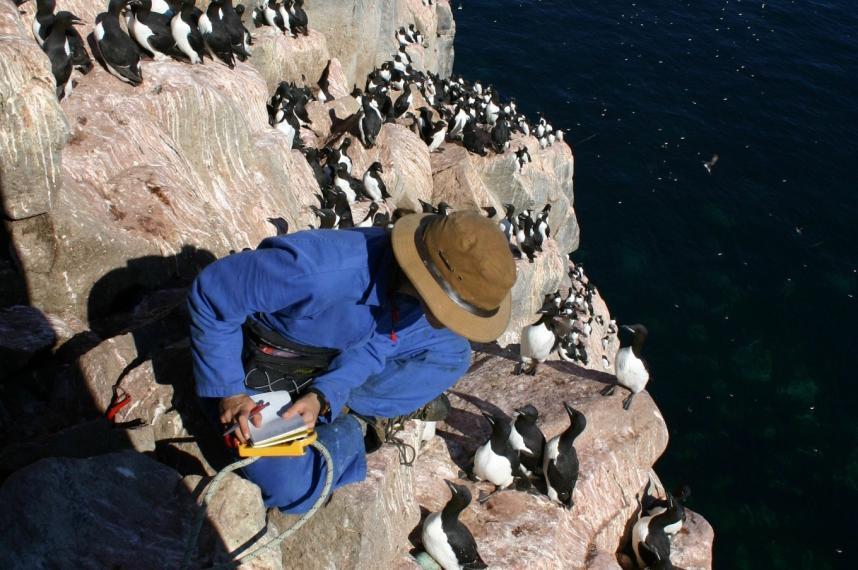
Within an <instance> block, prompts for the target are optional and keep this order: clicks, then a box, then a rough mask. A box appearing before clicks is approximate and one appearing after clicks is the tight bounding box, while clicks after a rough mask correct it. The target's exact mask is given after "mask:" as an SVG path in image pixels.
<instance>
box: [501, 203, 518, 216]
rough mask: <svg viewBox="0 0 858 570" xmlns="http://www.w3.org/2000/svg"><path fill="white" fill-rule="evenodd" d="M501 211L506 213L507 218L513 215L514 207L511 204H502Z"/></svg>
mask: <svg viewBox="0 0 858 570" xmlns="http://www.w3.org/2000/svg"><path fill="white" fill-rule="evenodd" d="M503 209H504V210H505V211H506V215H507V216H512V215H513V214H514V213H515V206H513V205H512V204H504V205H503Z"/></svg>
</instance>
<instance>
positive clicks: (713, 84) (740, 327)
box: [451, 0, 858, 569]
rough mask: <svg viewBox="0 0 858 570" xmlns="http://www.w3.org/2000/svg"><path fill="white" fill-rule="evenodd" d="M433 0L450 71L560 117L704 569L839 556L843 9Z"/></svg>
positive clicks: (848, 431)
mask: <svg viewBox="0 0 858 570" xmlns="http://www.w3.org/2000/svg"><path fill="white" fill-rule="evenodd" d="M451 1H452V4H453V7H454V15H455V16H456V22H457V27H458V29H457V36H456V64H455V73H461V74H463V75H464V76H465V77H467V78H468V79H470V80H473V79H475V78H480V79H482V80H483V82H484V83H493V84H494V86H495V87H496V88H497V89H498V90H499V91H500V93H501V94H502V95H504V96H506V97H510V96H512V97H515V98H516V99H517V101H518V103H519V108H520V109H522V110H524V111H525V112H526V113H528V114H533V115H535V112H536V111H539V110H541V111H544V112H545V113H546V115H547V116H548V118H549V119H550V120H551V122H552V123H553V124H554V125H555V126H557V127H560V128H564V129H567V132H568V135H567V140H568V141H569V142H571V143H572V144H573V145H574V149H575V154H576V183H575V193H576V200H575V203H576V210H577V214H578V219H579V222H580V224H581V228H582V244H581V249H580V250H579V252H578V254H577V258H578V259H579V260H581V261H583V262H584V264H585V266H586V268H587V272H588V274H589V275H590V277H591V278H592V279H593V280H594V281H595V282H596V284H597V285H598V286H599V288H600V290H601V292H602V293H603V295H604V296H605V297H606V299H607V301H608V303H609V305H610V306H611V309H612V311H613V313H614V315H615V316H616V317H617V318H618V319H619V320H620V321H621V322H643V323H645V324H646V325H647V326H648V327H649V329H650V339H649V342H648V346H647V357H648V360H649V361H650V364H651V368H652V369H653V372H654V379H653V381H652V382H651V384H650V392H651V393H652V394H653V396H654V397H655V399H656V401H657V402H658V404H659V406H660V407H661V409H662V411H663V412H664V416H665V418H666V420H667V424H668V426H669V428H670V437H671V442H670V445H669V447H668V451H667V453H666V454H665V456H664V457H663V458H662V459H661V460H660V462H659V463H658V465H657V466H656V468H657V470H658V472H659V473H660V474H661V476H662V478H663V479H664V480H665V482H666V483H667V485H668V486H669V487H674V486H676V485H677V484H679V483H682V482H686V483H688V484H689V485H690V486H691V487H692V490H693V493H694V495H693V497H692V499H691V501H690V503H689V504H690V505H691V507H692V508H694V509H695V510H698V511H700V512H701V513H703V514H704V515H705V516H706V517H707V519H708V520H710V521H711V522H712V524H713V526H714V527H715V530H716V543H715V562H716V567H717V568H743V569H744V568H755V569H761V568H789V569H797V568H807V569H824V568H858V514H856V512H858V511H856V509H858V421H857V420H856V406H858V387H856V383H858V378H856V366H855V365H854V364H853V362H854V360H853V359H854V358H855V351H856V350H858V342H856V340H858V245H856V244H858V176H856V175H855V168H856V166H858V136H856V133H855V130H856V128H858V37H856V34H858V10H856V7H858V6H856V4H855V3H854V2H848V1H846V0H832V1H827V2H824V1H797V0H793V1H782V2H763V1H760V0H757V1H755V2H749V1H744V2H743V1H739V0H732V1H727V0H697V1H695V2H688V1H685V2H678V1H675V0H672V1H671V0H650V1H647V2H644V1H637V2H632V1H628V0H627V1H617V0H599V1H596V0H577V1H575V2H571V1H569V0H543V1H527V2H524V1H509V0H451ZM459 6H461V7H462V9H461V10H456V8H457V7H459ZM713 154H718V155H719V157H720V160H719V161H718V163H717V164H716V166H715V167H714V169H713V172H712V174H711V175H709V174H707V172H706V170H705V169H704V167H703V165H702V163H703V161H706V160H709V159H710V158H711V157H712V156H713Z"/></svg>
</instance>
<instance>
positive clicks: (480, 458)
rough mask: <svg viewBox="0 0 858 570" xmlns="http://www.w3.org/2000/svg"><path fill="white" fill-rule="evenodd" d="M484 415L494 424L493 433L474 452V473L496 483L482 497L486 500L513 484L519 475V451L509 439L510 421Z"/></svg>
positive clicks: (483, 500) (480, 477)
mask: <svg viewBox="0 0 858 570" xmlns="http://www.w3.org/2000/svg"><path fill="white" fill-rule="evenodd" d="M483 416H484V417H485V418H486V419H487V420H488V422H489V424H491V426H492V435H491V437H489V440H488V441H487V442H485V443H484V444H483V445H481V446H480V447H479V448H478V449H477V452H476V453H475V454H474V475H475V476H476V477H477V478H478V479H481V480H484V481H489V482H490V483H492V484H494V486H495V490H494V491H492V492H491V493H489V494H488V495H485V496H482V497H480V502H485V501H486V500H487V499H488V498H489V497H490V496H491V495H493V494H494V493H496V492H497V491H500V490H502V489H506V488H507V487H509V486H510V485H512V483H513V481H514V480H515V477H516V476H518V475H519V452H518V451H517V450H515V449H514V448H513V446H512V444H511V443H510V441H509V434H510V431H511V429H512V426H511V424H510V421H509V420H508V419H506V418H500V417H497V416H493V415H491V414H487V413H485V412H484V413H483Z"/></svg>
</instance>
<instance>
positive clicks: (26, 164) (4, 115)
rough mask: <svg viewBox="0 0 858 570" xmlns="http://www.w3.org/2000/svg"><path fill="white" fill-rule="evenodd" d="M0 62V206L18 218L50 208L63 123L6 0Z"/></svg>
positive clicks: (40, 56) (65, 131) (51, 86)
mask: <svg viewBox="0 0 858 570" xmlns="http://www.w3.org/2000/svg"><path fill="white" fill-rule="evenodd" d="M33 9H34V8H33ZM0 61H2V62H3V65H0V125H3V128H2V129H0V204H2V210H3V215H4V216H5V217H6V218H9V219H11V220H22V219H25V218H30V217H33V216H38V215H39V214H44V213H46V212H47V211H49V210H50V208H51V203H52V199H53V197H54V195H55V194H56V192H57V191H58V189H59V187H60V180H61V177H60V149H61V148H62V147H63V145H64V144H65V142H66V139H67V138H68V136H69V127H68V123H67V121H66V118H65V116H64V114H63V112H62V110H61V109H60V104H59V103H58V102H57V96H56V90H55V83H54V78H53V74H52V73H51V64H50V62H49V61H48V58H47V57H46V56H45V54H44V53H43V52H42V50H41V48H39V45H38V44H37V43H36V42H35V41H33V39H32V33H31V32H30V31H29V22H28V21H27V22H25V21H24V20H22V19H21V18H20V16H19V15H18V9H17V8H16V7H15V5H14V3H12V2H3V3H2V4H0Z"/></svg>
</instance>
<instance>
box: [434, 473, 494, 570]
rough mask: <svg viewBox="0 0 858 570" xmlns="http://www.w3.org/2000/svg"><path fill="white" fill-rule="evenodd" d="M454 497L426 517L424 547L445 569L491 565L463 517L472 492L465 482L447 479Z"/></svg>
mask: <svg viewBox="0 0 858 570" xmlns="http://www.w3.org/2000/svg"><path fill="white" fill-rule="evenodd" d="M444 483H446V484H447V487H448V488H449V489H450V493H452V497H451V498H450V500H449V501H448V502H447V504H446V505H445V506H444V509H443V510H441V512H438V513H432V514H430V515H429V516H427V517H426V520H425V521H423V535H422V541H423V548H425V549H426V552H427V553H429V555H430V556H431V557H432V558H434V559H435V562H437V563H438V564H439V565H440V566H441V568H443V569H444V570H460V569H461V568H469V569H474V570H477V569H482V568H487V567H488V566H487V565H486V563H485V562H483V559H482V558H480V553H479V552H478V551H477V543H476V541H475V540H474V536H473V535H472V534H471V531H470V530H468V527H466V526H465V525H464V524H462V522H461V521H459V514H460V513H461V512H462V511H464V510H465V509H466V508H467V507H468V505H469V504H470V503H471V492H470V491H468V488H467V487H465V486H464V485H457V484H455V483H452V482H450V481H447V480H444Z"/></svg>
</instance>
